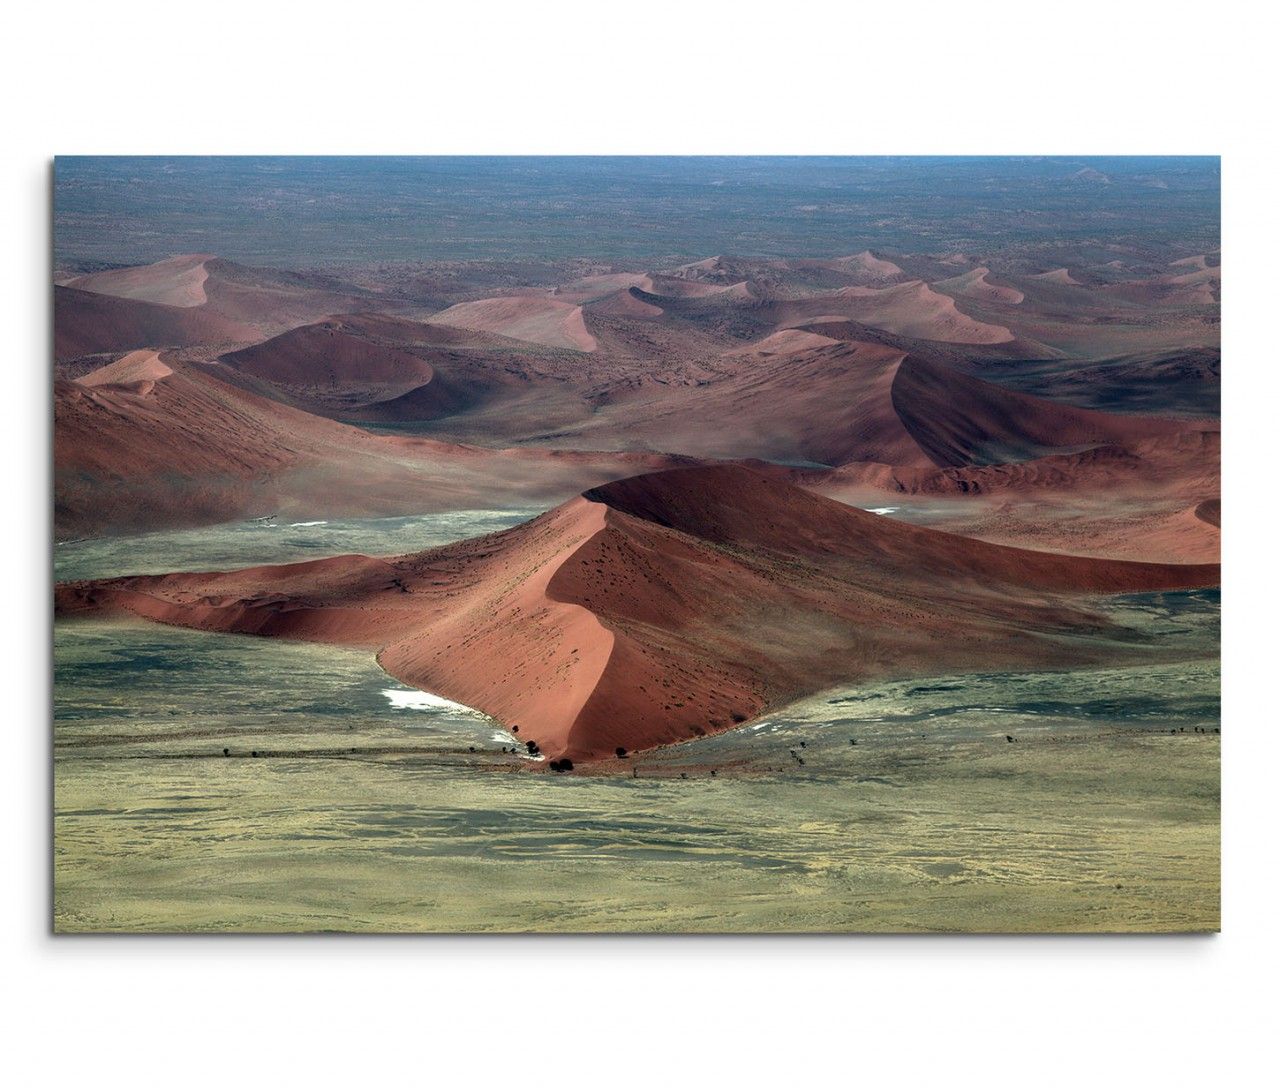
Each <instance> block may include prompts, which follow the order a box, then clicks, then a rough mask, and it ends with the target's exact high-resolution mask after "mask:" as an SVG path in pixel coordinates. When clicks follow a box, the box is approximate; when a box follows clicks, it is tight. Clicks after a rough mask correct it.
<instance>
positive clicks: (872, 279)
mask: <svg viewBox="0 0 1280 1088" xmlns="http://www.w3.org/2000/svg"><path fill="white" fill-rule="evenodd" d="M830 264H831V265H832V266H833V267H835V268H838V269H840V270H841V271H843V272H848V273H851V274H853V275H855V276H858V277H859V278H861V279H863V280H864V281H865V282H867V283H887V282H889V281H891V280H894V279H898V278H899V277H901V276H903V275H904V274H905V273H903V271H902V269H901V268H900V267H899V266H898V265H896V264H894V263H893V262H892V261H890V260H887V259H886V258H884V257H877V256H876V255H875V254H874V253H872V252H871V250H869V249H864V250H863V251H862V252H861V253H855V254H853V256H851V257H837V258H836V259H835V260H834V261H831V262H830Z"/></svg>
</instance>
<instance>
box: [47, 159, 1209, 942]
mask: <svg viewBox="0 0 1280 1088" xmlns="http://www.w3.org/2000/svg"><path fill="white" fill-rule="evenodd" d="M53 190H54V193H53V243H54V250H53V281H54V282H53V286H52V292H53V327H52V349H53V360H52V368H53V379H52V408H53V412H52V414H53V495H52V523H53V545H54V546H53V548H52V563H53V582H54V585H53V608H54V617H55V618H54V627H53V640H54V646H53V663H54V673H53V723H52V764H53V772H52V774H53V819H52V828H53V832H52V844H51V845H52V853H53V884H54V887H53V897H52V908H53V927H54V929H55V931H57V932H60V933H104V932H134V933H138V932H141V933H160V932H188V933H199V932H335V931H336V932H345V931H362V932H382V933H391V932H418V933H490V932H521V933H563V932H570V933H599V932H637V933H787V932H821V933H833V932H834V933H857V932H896V933H913V932H942V931H945V932H970V933H984V932H1170V931H1173V932H1177V931H1204V930H1215V929H1217V927H1218V925H1219V752H1220V742H1221V732H1220V720H1219V591H1218V585H1219V580H1220V574H1219V534H1220V528H1219V526H1220V485H1219V433H1220V428H1219V375H1220V352H1219V302H1220V276H1221V252H1220V241H1219V161H1218V160H1217V159H1216V158H1172V157H1171V158H1151V157H1140V158H1106V159H1102V158H1079V157H1070V156H1060V157H1054V156H1045V157H1031V158H1028V157H1005V158H769V157H755V158H753V157H747V158H663V157H637V158H592V157H586V158H511V157H494V158H433V157H422V158H363V157H361V158H347V157H331V158H241V157H224V158H160V157H145V158H125V157H107V158H100V157H99V158H88V157H75V156H71V157H63V158H59V159H57V160H56V162H55V164H54V181H53Z"/></svg>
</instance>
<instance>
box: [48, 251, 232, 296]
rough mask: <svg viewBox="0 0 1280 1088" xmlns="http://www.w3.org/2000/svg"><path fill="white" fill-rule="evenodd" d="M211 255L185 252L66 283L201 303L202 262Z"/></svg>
mask: <svg viewBox="0 0 1280 1088" xmlns="http://www.w3.org/2000/svg"><path fill="white" fill-rule="evenodd" d="M213 259H214V257H213V254H211V253H189V254H185V255H183V256H179V257H170V258H169V259H168V260H164V261H157V262H156V263H155V264H147V265H141V266H139V267H135V268H119V269H112V270H111V271H109V272H94V273H92V274H90V275H88V276H80V277H78V278H77V279H74V280H72V281H71V282H70V284H69V285H68V286H71V287H74V288H76V289H77V290H80V291H93V292H95V293H97V294H101V295H115V296H116V297H118V298H134V299H140V300H141V301H143V302H159V303H162V304H163V305H165V306H202V305H204V303H206V302H207V301H208V297H207V296H206V295H205V292H204V282H205V280H207V279H208V278H209V271H208V269H207V268H206V267H205V263H206V262H207V261H211V260H213Z"/></svg>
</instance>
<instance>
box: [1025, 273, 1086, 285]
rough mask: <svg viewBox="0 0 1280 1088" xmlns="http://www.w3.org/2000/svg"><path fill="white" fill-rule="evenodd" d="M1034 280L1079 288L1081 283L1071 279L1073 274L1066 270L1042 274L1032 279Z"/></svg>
mask: <svg viewBox="0 0 1280 1088" xmlns="http://www.w3.org/2000/svg"><path fill="white" fill-rule="evenodd" d="M1031 278H1032V279H1033V280H1043V281H1045V282H1046V283H1061V284H1065V285H1074V286H1077V287H1078V286H1079V285H1080V281H1079V280H1077V279H1073V278H1072V277H1071V272H1070V271H1069V270H1068V269H1066V268H1055V269H1052V270H1051V271H1049V272H1040V273H1038V274H1036V275H1034V276H1032V277H1031Z"/></svg>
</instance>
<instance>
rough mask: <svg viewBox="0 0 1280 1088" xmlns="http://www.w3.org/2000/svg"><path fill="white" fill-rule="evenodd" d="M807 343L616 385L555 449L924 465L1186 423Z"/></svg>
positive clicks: (912, 361)
mask: <svg viewBox="0 0 1280 1088" xmlns="http://www.w3.org/2000/svg"><path fill="white" fill-rule="evenodd" d="M814 327H815V328H820V327H821V326H814ZM805 336H807V334H806V333H804V332H800V331H798V330H791V331H789V332H783V333H779V334H774V335H773V336H770V337H767V338H765V339H764V340H763V341H759V342H757V343H755V344H753V345H750V346H749V347H748V348H745V349H741V350H738V351H734V352H730V353H725V354H722V355H721V356H720V359H719V364H720V366H721V369H720V371H719V373H717V374H714V375H713V376H711V377H709V378H707V379H704V380H699V381H687V382H681V383H678V384H677V383H649V384H646V385H642V386H632V387H619V388H617V389H616V390H611V391H610V392H608V393H607V394H605V395H603V396H601V397H600V398H599V405H598V407H597V409H596V411H595V412H594V413H593V414H592V415H591V416H590V417H589V418H587V419H586V420H585V421H584V422H583V423H581V424H578V425H576V426H574V427H567V428H564V429H563V430H562V431H561V433H560V437H559V441H562V442H565V443H567V442H570V441H572V442H573V443H575V444H578V445H590V446H593V447H596V448H608V447H610V446H616V447H623V448H626V447H637V446H645V447H648V448H652V449H661V450H668V451H672V452H675V451H679V452H682V453H687V454H691V455H693V456H698V457H716V458H722V459H741V458H761V459H765V460H774V461H781V462H791V463H795V462H806V461H807V462H813V463H816V464H826V465H842V464H846V463H848V462H852V461H874V462H880V463H884V464H889V465H895V466H901V467H910V468H920V469H929V468H933V467H940V466H948V465H966V464H975V463H976V464H990V463H993V462H1003V461H1022V460H1027V459H1030V458H1037V457H1042V456H1044V455H1046V454H1050V453H1055V452H1059V451H1064V450H1070V451H1076V450H1079V449H1081V448H1084V447H1088V446H1096V445H1101V444H1116V443H1124V444H1128V443H1131V442H1135V441H1141V440H1143V439H1146V438H1150V437H1158V436H1161V435H1172V434H1178V433H1181V432H1182V431H1184V430H1186V429H1188V428H1189V426H1190V425H1189V424H1188V423H1186V422H1182V421H1175V420H1163V419H1153V418H1150V417H1143V416H1126V415H1119V414H1113V413H1107V412H1098V411H1091V410H1088V409H1084V408H1076V407H1072V406H1069V405H1062V404H1057V403H1055V402H1053V401H1050V400H1046V399H1042V398H1038V397H1032V396H1028V395H1026V394H1022V393H1015V392H1011V391H1009V390H1007V389H1005V388H1003V387H1002V386H998V385H994V384H992V383H989V382H984V381H981V380H980V379H976V378H973V377H970V376H968V375H965V374H961V373H960V372H958V371H957V370H955V369H953V368H950V367H947V366H943V365H942V364H940V363H935V362H930V361H926V360H924V359H922V358H919V357H917V356H915V355H909V354H907V353H905V352H903V351H899V350H897V349H895V348H892V347H887V346H885V345H883V344H871V343H860V342H856V341H842V342H839V343H830V342H825V343H824V342H820V343H819V344H818V346H816V347H808V346H806V344H808V343H810V341H809V340H807V339H805V340H800V339H799V338H800V337H805ZM709 423H711V424H712V425H708V424H709ZM1197 426H1202V424H1198V425H1197Z"/></svg>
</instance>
